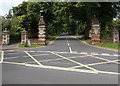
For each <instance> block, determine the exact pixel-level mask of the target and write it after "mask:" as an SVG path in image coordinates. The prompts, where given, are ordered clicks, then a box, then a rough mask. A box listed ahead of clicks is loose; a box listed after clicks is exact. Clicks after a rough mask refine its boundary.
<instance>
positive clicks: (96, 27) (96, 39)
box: [91, 16, 100, 44]
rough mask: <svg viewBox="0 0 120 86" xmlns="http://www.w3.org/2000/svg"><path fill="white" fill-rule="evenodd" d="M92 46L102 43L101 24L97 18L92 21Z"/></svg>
mask: <svg viewBox="0 0 120 86" xmlns="http://www.w3.org/2000/svg"><path fill="white" fill-rule="evenodd" d="M91 38H92V44H96V43H100V24H99V21H98V20H97V18H96V16H94V18H93V19H92V33H91Z"/></svg>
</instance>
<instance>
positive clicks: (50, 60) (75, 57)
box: [25, 56, 85, 63]
mask: <svg viewBox="0 0 120 86" xmlns="http://www.w3.org/2000/svg"><path fill="white" fill-rule="evenodd" d="M79 57H85V56H76V57H69V58H79ZM63 59H64V58H58V59H47V60H40V61H39V62H46V61H56V60H63ZM25 63H34V61H31V62H25Z"/></svg>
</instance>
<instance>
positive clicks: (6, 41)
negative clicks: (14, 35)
mask: <svg viewBox="0 0 120 86" xmlns="http://www.w3.org/2000/svg"><path fill="white" fill-rule="evenodd" d="M2 37H3V38H2V44H9V43H10V34H9V31H8V30H7V28H5V30H4V31H3V36H2Z"/></svg>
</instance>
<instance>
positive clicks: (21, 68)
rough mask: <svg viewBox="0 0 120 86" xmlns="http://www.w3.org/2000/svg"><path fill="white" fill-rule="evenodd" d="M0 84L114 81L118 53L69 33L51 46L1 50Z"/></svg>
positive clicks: (109, 82)
mask: <svg viewBox="0 0 120 86" xmlns="http://www.w3.org/2000/svg"><path fill="white" fill-rule="evenodd" d="M0 60H1V62H0V64H2V83H3V84H118V80H119V79H118V75H119V73H118V65H119V64H120V60H119V58H118V52H115V51H110V50H105V49H100V48H95V47H91V46H88V45H86V44H84V43H82V42H80V41H79V40H77V39H76V38H73V37H71V36H59V37H58V38H57V39H56V40H55V42H54V43H53V44H52V45H49V46H46V47H40V48H31V49H24V50H12V51H2V52H1V58H0Z"/></svg>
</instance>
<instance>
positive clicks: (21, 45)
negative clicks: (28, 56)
mask: <svg viewBox="0 0 120 86" xmlns="http://www.w3.org/2000/svg"><path fill="white" fill-rule="evenodd" d="M40 46H45V45H44V44H31V46H30V47H40ZM18 47H29V46H27V45H26V44H20V45H19V46H18Z"/></svg>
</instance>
